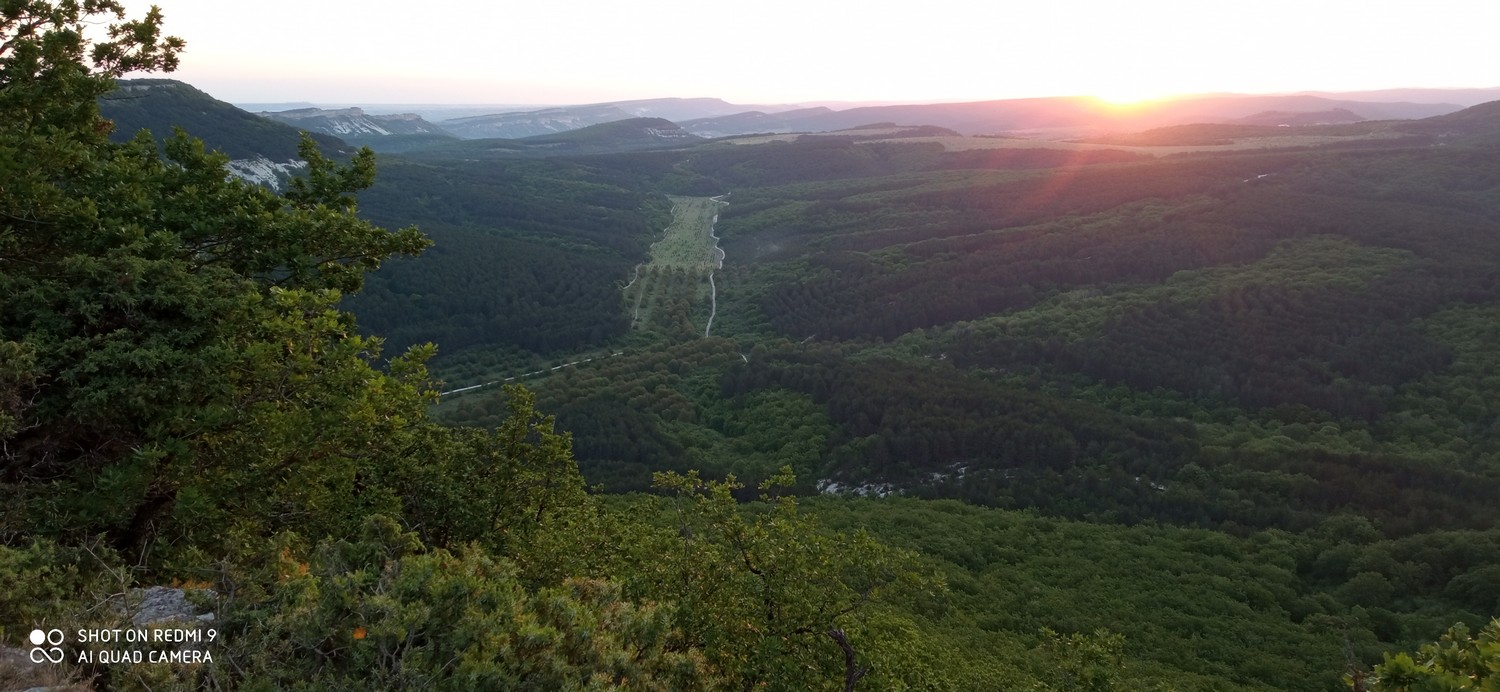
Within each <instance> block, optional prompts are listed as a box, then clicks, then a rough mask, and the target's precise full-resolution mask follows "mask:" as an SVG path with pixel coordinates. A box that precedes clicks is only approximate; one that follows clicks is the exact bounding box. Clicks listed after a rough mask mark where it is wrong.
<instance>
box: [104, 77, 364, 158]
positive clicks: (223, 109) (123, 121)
mask: <svg viewBox="0 0 1500 692" xmlns="http://www.w3.org/2000/svg"><path fill="white" fill-rule="evenodd" d="M99 111H100V113H101V114H102V115H103V116H104V117H105V118H107V119H108V120H109V121H110V122H112V123H114V124H115V128H114V131H113V132H112V133H111V137H112V138H113V139H114V140H115V141H117V142H122V143H123V142H126V141H129V140H130V139H131V138H132V137H134V136H135V133H137V132H139V131H141V130H143V129H152V128H155V129H156V130H157V132H155V134H156V135H157V136H158V137H161V138H166V137H167V136H169V135H170V134H171V130H170V129H165V128H163V126H162V125H163V123H165V124H166V125H168V126H170V127H171V128H182V129H183V130H186V131H188V132H191V133H193V136H194V137H197V138H198V139H201V140H203V142H204V144H206V145H207V146H208V147H209V148H210V149H215V150H218V151H222V152H224V153H225V154H228V155H229V157H230V158H232V159H253V158H255V157H257V156H264V157H266V158H269V159H271V160H272V161H277V162H282V161H289V160H294V159H296V158H297V157H298V147H297V143H298V142H299V141H300V140H301V137H302V135H301V134H300V133H299V131H298V130H297V128H295V127H292V126H290V125H285V124H282V123H278V122H276V121H274V120H270V119H267V118H262V117H259V116H256V115H252V114H250V113H246V112H245V111H242V110H240V109H238V108H235V107H233V106H231V105H229V104H227V103H224V102H223V101H219V100H216V99H214V98H213V97H212V96H209V95H208V94H205V93H203V92H202V91H199V90H198V89H195V88H193V87H192V86H191V85H188V84H184V83H182V82H179V81H176V80H171V79H127V80H121V81H120V82H119V86H118V88H117V89H116V90H114V91H112V92H110V93H108V94H106V95H104V96H103V98H101V99H100V100H99ZM308 134H309V135H310V136H311V137H312V138H313V140H314V141H316V142H317V143H318V145H319V146H320V147H321V148H322V149H323V150H324V151H328V152H340V153H344V154H347V153H352V149H351V148H350V147H349V146H348V145H346V144H345V143H344V142H343V141H342V140H340V139H339V138H337V137H333V136H331V135H325V134H321V133H308Z"/></svg>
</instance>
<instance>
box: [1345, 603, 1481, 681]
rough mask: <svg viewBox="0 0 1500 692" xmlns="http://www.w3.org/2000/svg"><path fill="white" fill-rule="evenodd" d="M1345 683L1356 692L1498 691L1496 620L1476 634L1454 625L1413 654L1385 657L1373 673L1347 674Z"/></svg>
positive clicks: (1466, 628)
mask: <svg viewBox="0 0 1500 692" xmlns="http://www.w3.org/2000/svg"><path fill="white" fill-rule="evenodd" d="M1346 681H1347V682H1348V683H1349V684H1350V686H1351V688H1352V689H1354V690H1356V692H1428V691H1429V690H1431V691H1432V692H1439V691H1441V692H1449V691H1451V692H1459V691H1460V690H1472V691H1473V692H1494V691H1495V690H1500V619H1496V620H1491V621H1490V624H1488V625H1486V626H1485V627H1484V629H1482V630H1480V631H1479V632H1478V634H1470V633H1469V628H1468V627H1466V626H1465V625H1463V624H1458V625H1454V626H1453V627H1452V628H1451V629H1449V630H1448V631H1447V632H1446V633H1444V634H1443V636H1442V637H1441V638H1439V639H1438V640H1437V641H1436V642H1432V643H1430V644H1426V645H1423V646H1422V648H1421V649H1420V650H1418V651H1417V653H1416V655H1412V654H1408V653H1404V652H1402V653H1398V654H1395V655H1391V654H1386V656H1385V662H1384V663H1381V664H1380V665H1378V666H1375V672H1374V673H1373V674H1371V675H1365V674H1364V673H1363V672H1355V673H1351V674H1350V675H1349V676H1348V677H1347V678H1346Z"/></svg>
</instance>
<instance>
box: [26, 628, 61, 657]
mask: <svg viewBox="0 0 1500 692" xmlns="http://www.w3.org/2000/svg"><path fill="white" fill-rule="evenodd" d="M62 643H63V631H62V630H59V629H52V630H47V631H45V632H43V631H42V630H32V631H31V662H32V663H62V662H63V650H62V647H61V646H60V644H62ZM43 645H46V647H47V648H42V647H43Z"/></svg>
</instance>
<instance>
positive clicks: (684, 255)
mask: <svg viewBox="0 0 1500 692" xmlns="http://www.w3.org/2000/svg"><path fill="white" fill-rule="evenodd" d="M668 199H671V200H672V225H670V226H667V232H666V235H664V236H663V237H662V239H661V240H658V241H656V243H655V244H654V245H652V246H651V261H650V262H649V263H648V264H647V266H652V267H682V268H684V269H699V270H705V271H706V270H710V269H713V268H715V267H717V266H718V264H719V251H718V250H717V249H716V245H717V244H718V241H717V239H715V238H714V237H713V230H714V219H717V218H718V217H719V207H721V206H723V203H722V202H719V201H718V200H715V199H712V198H709V197H669V198H668Z"/></svg>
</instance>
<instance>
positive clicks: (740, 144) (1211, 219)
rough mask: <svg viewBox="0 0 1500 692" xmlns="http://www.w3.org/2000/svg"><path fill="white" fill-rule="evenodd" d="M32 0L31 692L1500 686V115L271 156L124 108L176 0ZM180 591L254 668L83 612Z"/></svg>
mask: <svg viewBox="0 0 1500 692" xmlns="http://www.w3.org/2000/svg"><path fill="white" fill-rule="evenodd" d="M18 7H19V8H20V9H17V10H16V11H14V12H11V11H10V10H7V11H6V12H5V13H0V38H3V39H5V41H4V45H5V46H7V49H6V50H9V51H10V52H8V53H7V52H4V51H0V112H3V113H4V116H5V117H4V118H3V119H0V296H3V308H0V310H3V311H0V492H3V494H4V498H5V501H4V502H3V506H0V647H3V649H0V651H3V652H4V653H5V654H6V656H5V657H0V687H5V688H7V689H8V688H10V687H15V688H16V689H25V688H27V687H44V686H54V688H56V689H226V688H229V689H281V688H292V689H330V688H332V689H346V688H347V689H396V688H415V689H456V690H465V689H626V688H628V689H658V690H679V689H725V690H728V689H743V690H748V689H769V690H806V689H830V690H846V691H847V690H853V689H858V690H869V689H891V690H904V689H942V690H990V689H995V690H1056V691H1063V690H1068V691H1072V690H1226V691H1229V690H1245V691H1250V690H1349V689H1354V690H1360V691H1361V692H1363V691H1365V690H1425V689H1454V690H1459V689H1474V690H1485V689H1493V687H1494V686H1495V685H1496V684H1500V648H1497V647H1500V643H1497V637H1500V621H1497V620H1496V618H1497V617H1500V512H1497V511H1496V508H1497V507H1500V103H1490V104H1485V105H1481V106H1476V107H1474V108H1470V109H1467V110H1465V111H1461V112H1459V113H1455V114H1453V115H1449V116H1441V117H1437V118H1429V119H1426V120H1420V121H1403V122H1398V123H1387V124H1373V125H1363V124H1362V125H1360V126H1358V127H1353V126H1340V127H1339V128H1325V129H1324V130H1318V132H1325V133H1326V134H1327V136H1328V138H1330V139H1331V140H1338V141H1332V142H1331V143H1329V144H1325V145H1320V146H1295V147H1293V146H1277V145H1274V144H1273V143H1272V141H1273V140H1274V138H1275V137H1278V136H1282V135H1283V134H1284V133H1283V132H1279V131H1278V128H1252V127H1243V126H1242V127H1237V128H1234V129H1222V128H1221V129H1214V128H1206V126H1205V128H1181V129H1170V128H1169V129H1167V130H1162V131H1153V132H1149V133H1143V134H1141V135H1135V136H1130V137H1120V138H1117V139H1113V140H1104V141H1103V143H1100V142H1099V141H1094V142H1062V141H1058V142H1052V143H1050V145H1045V146H1032V145H1030V144H1027V145H1025V146H1021V145H1016V146H1009V145H1007V143H1006V142H1005V141H1003V140H992V141H985V142H980V140H981V139H982V138H963V137H960V136H957V135H956V134H955V133H952V132H950V131H946V130H941V128H907V129H903V128H884V129H882V128H864V129H858V130H851V131H848V132H846V133H828V134H820V135H801V136H777V137H764V138H755V137H749V138H727V139H723V140H713V141H705V142H692V143H688V144H683V145H677V146H674V147H671V148H662V149H660V150H647V151H641V150H630V151H624V150H622V151H619V152H615V153H608V152H596V153H590V154H587V155H582V154H567V153H563V154H561V155H557V156H544V155H528V156H525V157H520V156H514V155H511V153H509V152H513V151H514V148H513V147H509V146H505V145H503V141H502V142H500V143H497V142H495V141H488V140H473V141H465V142H454V141H448V140H444V141H443V142H441V143H440V145H439V146H433V147H431V148H429V149H423V148H421V147H420V146H418V145H415V144H414V145H412V148H411V149H410V150H408V151H403V152H402V153H400V154H381V155H379V156H377V155H375V154H374V153H372V152H370V151H368V150H364V151H360V152H358V153H354V152H353V150H352V149H350V148H341V147H340V146H338V144H340V143H338V142H330V141H328V140H327V139H322V140H320V139H315V138H313V137H311V136H308V135H304V136H302V137H301V139H300V141H301V145H300V148H299V151H300V155H301V156H302V157H303V158H304V159H305V160H306V161H307V164H306V166H305V168H304V169H302V170H301V171H300V173H298V174H297V175H296V176H295V177H294V178H293V179H292V180H291V181H290V182H289V183H288V184H287V185H286V186H285V187H284V188H283V189H279V190H273V189H271V188H269V187H267V186H264V185H254V184H251V183H248V182H245V181H242V180H238V179H235V178H233V177H231V176H228V175H226V165H227V163H228V161H229V156H231V155H235V154H233V153H232V152H230V151H229V148H228V147H227V146H225V145H220V144H218V143H217V142H215V143H214V148H217V149H220V150H222V151H223V153H219V152H216V151H212V150H211V149H209V148H205V146H204V145H203V143H202V142H200V141H198V140H196V139H194V138H193V137H192V135H196V134H199V133H196V132H192V131H191V129H190V128H189V131H187V132H178V133H175V134H173V133H172V132H171V131H170V127H165V128H164V127H160V126H157V125H153V124H152V122H153V121H152V120H151V118H150V117H148V116H146V115H142V116H140V117H141V118H142V119H141V120H127V118H126V117H125V116H119V117H116V118H115V123H114V126H113V130H114V131H113V133H112V134H111V126H110V125H109V124H108V121H106V120H104V119H102V118H101V116H100V111H99V108H98V106H97V105H96V101H97V100H98V99H100V98H101V97H105V98H107V97H108V96H109V95H110V94H111V93H112V90H113V89H114V88H115V78H117V77H119V76H121V75H124V74H126V73H127V72H131V71H134V70H140V69H154V70H171V69H172V68H173V67H175V65H176V61H177V59H178V58H177V54H178V51H179V50H180V49H181V47H182V46H181V44H180V42H178V41H177V40H176V39H172V38H168V37H163V36H161V35H160V32H159V24H160V16H159V14H157V13H155V12H154V11H153V12H152V13H151V14H148V15H147V16H146V17H144V18H143V19H138V20H133V21H127V22H126V24H125V25H124V26H125V30H124V31H121V32H119V33H117V34H114V35H112V36H111V37H110V38H109V39H108V40H107V41H104V42H102V43H93V44H91V43H90V41H88V40H87V39H85V37H84V35H83V33H82V32H80V31H77V30H76V28H77V27H78V26H79V25H80V24H81V23H83V22H87V21H98V20H100V19H110V18H111V17H113V18H114V19H115V20H117V21H126V20H124V18H123V16H119V15H116V14H115V13H114V12H113V9H117V8H114V7H113V3H108V2H105V3H102V4H101V5H100V6H99V7H98V8H95V7H94V6H93V5H86V6H79V5H78V4H76V3H52V2H30V3H21V5H20V6H18ZM100 9H102V11H95V10H100ZM95 49H102V50H95ZM91 51H92V52H91ZM106 105H108V102H107V101H106ZM115 108H123V109H124V110H122V111H111V112H121V113H126V114H131V113H145V111H144V110H143V108H144V106H143V105H142V104H138V103H127V104H125V105H124V106H115ZM194 110H196V111H197V112H199V114H200V115H202V113H204V112H207V111H204V110H203V109H201V108H197V107H194ZM130 117H136V116H133V115H132V116H130ZM204 122H210V121H204ZM219 125H223V122H219ZM143 126H150V127H151V128H152V130H153V131H152V132H149V133H147V132H142V133H139V134H137V132H136V130H137V129H138V128H140V127H143ZM205 127H207V128H208V129H210V130H213V131H214V132H221V131H230V132H231V134H230V135H227V136H230V137H233V134H232V131H233V128H232V127H229V128H228V130H225V129H224V128H223V127H219V126H211V125H205ZM278 127H280V126H278ZM252 130H253V131H252V132H250V133H249V134H247V135H245V136H246V137H247V138H250V139H254V138H261V137H265V138H269V139H270V140H275V141H276V142H277V144H275V145H274V146H277V147H285V146H287V144H286V143H285V142H286V141H287V140H285V139H284V138H285V137H287V136H291V137H294V138H295V137H296V133H295V132H292V131H290V130H289V129H287V130H286V131H281V130H276V129H275V128H269V127H268V128H260V127H259V126H257V127H256V128H252ZM881 132H884V133H885V134H872V133H881ZM288 133H290V134H288ZM1205 133H1206V134H1205ZM1371 133H1376V134H1378V136H1372V134H1371ZM207 134H211V133H205V135H207ZM219 136H226V135H223V134H219ZM592 137H593V138H592V139H590V140H589V141H590V142H591V146H597V147H600V148H601V149H607V146H605V144H602V143H601V142H604V141H605V137H604V135H600V134H598V132H595V133H594V134H593V135H592ZM277 138H282V139H277ZM963 140H973V141H970V142H965V141H963ZM1230 140H1233V141H1234V142H1236V143H1239V144H1244V146H1239V145H1238V144H1237V145H1235V146H1224V142H1226V141H1230ZM246 141H249V140H246ZM975 142H980V143H979V144H975ZM1257 142H1259V144H1257ZM247 146H248V145H247ZM636 146H637V145H635V144H633V145H632V147H636ZM1153 147H1169V148H1163V149H1155V148H1153ZM710 198H712V199H710ZM710 216H711V220H708V221H705V219H709V217H710ZM387 229H390V230H387ZM710 320H712V322H711V323H710ZM152 586H169V587H174V588H180V589H183V590H184V593H186V594H188V597H189V598H190V600H191V601H192V605H193V606H194V607H195V608H196V609H197V610H198V611H199V612H202V613H209V612H211V613H213V617H212V619H202V618H200V619H199V620H197V621H195V623H196V624H193V625H191V627H194V628H196V629H195V630H194V631H197V632H204V631H207V630H206V629H205V628H209V629H212V631H213V632H214V635H213V637H214V638H213V639H212V640H211V641H209V642H208V643H206V644H204V645H202V646H198V647H196V648H195V649H193V650H194V651H197V652H199V653H202V652H206V653H207V654H208V656H207V660H203V659H202V657H199V658H197V659H195V660H193V661H192V662H188V663H183V662H174V663H153V662H149V661H148V662H135V661H123V662H121V661H113V662H111V661H109V660H108V657H107V656H101V653H102V652H108V651H109V650H110V646H111V645H109V644H108V643H101V642H98V641H93V642H89V641H77V640H76V639H74V638H73V633H75V632H81V631H83V630H100V629H110V628H121V627H124V628H129V627H132V626H133V625H132V622H131V614H130V606H129V604H128V602H129V601H130V599H131V598H133V596H132V594H138V592H139V591H140V590H141V589H144V588H146V587H152ZM122 602H123V603H125V605H121V603H122ZM205 623H206V624H205ZM134 624H135V625H139V623H134ZM172 626H173V627H180V625H172ZM33 629H35V630H36V631H38V632H43V633H44V639H43V641H44V643H43V644H37V642H36V641H35V640H34V639H33V640H32V641H30V642H28V641H27V636H28V634H29V633H31V632H32V630H33ZM52 629H57V630H59V631H61V632H66V633H68V634H67V635H66V636H67V637H68V638H69V639H68V641H67V643H66V644H64V645H58V646H59V649H58V650H59V651H62V652H65V653H66V654H67V660H66V662H65V663H60V664H56V665H50V666H43V667H41V668H38V667H36V666H30V667H28V666H25V665H23V664H22V663H20V662H17V661H19V659H17V660H16V661H12V657H11V654H10V652H19V653H18V655H19V656H24V655H25V654H26V653H27V650H28V649H36V650H45V648H46V646H47V645H49V644H50V642H47V640H46V639H45V636H46V635H45V632H46V631H48V630H52ZM33 645H35V646H33ZM119 646H120V645H118V644H117V645H115V647H116V648H118V647H119Z"/></svg>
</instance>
